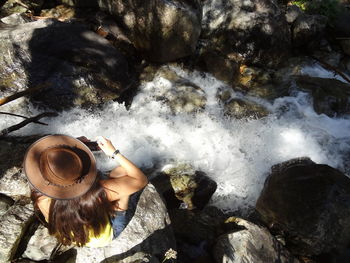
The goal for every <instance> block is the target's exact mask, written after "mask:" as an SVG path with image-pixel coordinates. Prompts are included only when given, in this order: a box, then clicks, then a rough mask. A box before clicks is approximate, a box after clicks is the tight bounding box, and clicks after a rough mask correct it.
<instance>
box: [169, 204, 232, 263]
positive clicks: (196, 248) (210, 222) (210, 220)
mask: <svg viewBox="0 0 350 263" xmlns="http://www.w3.org/2000/svg"><path fill="white" fill-rule="evenodd" d="M169 215H170V218H171V222H172V226H173V229H174V233H175V236H176V240H177V244H178V245H177V247H178V252H179V259H178V260H179V261H178V262H192V261H194V262H213V260H212V258H211V255H210V254H208V252H209V251H210V248H211V247H212V246H213V245H214V242H215V240H216V238H217V237H218V236H219V235H221V234H223V233H225V232H226V231H228V230H229V229H228V228H227V227H228V226H225V219H226V218H227V216H225V214H224V213H223V212H222V211H220V210H219V209H218V208H216V207H212V206H207V207H205V208H204V209H203V210H202V211H199V210H185V209H171V210H169ZM203 258H206V259H207V261H201V260H203Z"/></svg>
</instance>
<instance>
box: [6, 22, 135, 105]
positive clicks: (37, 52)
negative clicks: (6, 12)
mask: <svg viewBox="0 0 350 263" xmlns="http://www.w3.org/2000/svg"><path fill="white" fill-rule="evenodd" d="M0 48H1V50H3V52H1V54H0V89H1V90H2V91H4V95H10V94H13V93H15V92H19V91H23V90H25V89H27V88H33V89H34V88H36V89H40V92H39V91H35V92H33V93H35V95H32V96H31V97H30V98H31V101H32V102H34V103H36V104H37V105H40V106H42V107H46V108H53V109H56V110H62V109H67V108H70V107H74V106H85V107H91V106H93V105H98V104H101V103H104V102H106V101H110V100H113V99H117V98H119V97H120V96H121V94H123V92H125V91H126V90H128V89H130V88H131V87H132V85H131V83H133V76H134V75H133V73H131V72H130V71H129V69H128V62H127V61H126V59H125V57H124V56H122V55H121V54H120V53H119V52H118V51H117V50H116V49H115V48H114V47H113V46H112V45H111V44H110V43H109V42H108V41H107V40H106V39H104V38H102V37H100V36H98V35H97V34H95V33H93V32H91V31H89V30H88V29H87V28H86V27H85V26H83V25H80V24H77V23H62V22H58V21H54V20H50V19H45V20H40V21H36V22H32V23H26V24H23V25H19V26H16V27H11V28H6V29H2V30H0ZM53 98H54V99H53Z"/></svg>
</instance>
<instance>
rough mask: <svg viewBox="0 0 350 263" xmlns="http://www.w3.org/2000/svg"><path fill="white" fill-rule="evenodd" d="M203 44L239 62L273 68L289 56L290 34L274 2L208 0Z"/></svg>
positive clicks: (204, 7)
mask: <svg viewBox="0 0 350 263" xmlns="http://www.w3.org/2000/svg"><path fill="white" fill-rule="evenodd" d="M201 41H202V42H204V44H203V46H204V47H203V48H204V50H217V51H218V52H219V53H221V54H223V55H226V56H228V57H229V58H230V59H232V60H235V61H236V62H239V63H244V64H249V63H254V64H260V65H264V67H270V66H271V67H272V66H276V65H278V64H279V63H280V62H282V61H283V60H284V59H285V58H286V56H289V47H290V32H289V26H288V23H287V21H286V18H285V16H284V14H283V12H282V11H281V10H280V9H279V7H278V5H277V4H276V2H275V1H274V0H259V1H252V0H248V1H240V0H229V1H223V0H219V1H217V0H205V1H203V19H202V34H201Z"/></svg>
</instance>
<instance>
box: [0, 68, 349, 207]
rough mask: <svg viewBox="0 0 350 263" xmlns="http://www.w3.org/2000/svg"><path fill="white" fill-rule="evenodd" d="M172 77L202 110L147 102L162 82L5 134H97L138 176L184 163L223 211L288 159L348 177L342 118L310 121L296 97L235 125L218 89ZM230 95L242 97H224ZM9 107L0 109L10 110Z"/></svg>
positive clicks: (254, 194) (8, 121)
mask: <svg viewBox="0 0 350 263" xmlns="http://www.w3.org/2000/svg"><path fill="white" fill-rule="evenodd" d="M173 70H174V71H176V73H177V74H178V75H180V76H181V77H182V78H184V79H188V80H190V81H191V82H192V83H194V84H196V85H197V86H199V87H200V88H201V89H203V90H204V92H205V94H206V99H207V103H206V107H205V109H204V110H203V111H200V112H196V113H195V114H186V113H179V114H176V115H174V114H173V113H172V112H171V110H170V109H169V107H168V106H167V105H166V104H164V103H163V102H162V101H157V100H155V99H154V96H153V95H154V94H157V92H158V91H159V90H161V89H171V88H172V85H173V83H171V82H170V81H169V80H166V79H164V78H162V77H159V76H158V77H155V78H154V79H153V80H152V81H150V82H146V83H143V84H142V85H141V86H140V87H139V91H138V93H137V95H136V97H135V98H134V100H133V103H132V105H131V106H130V108H129V109H127V108H126V107H125V105H124V104H119V103H117V102H111V103H108V104H106V105H104V106H103V107H102V108H101V109H100V110H94V111H92V110H86V109H79V108H75V109H72V110H69V111H64V112H62V113H60V115H59V116H58V117H55V118H46V119H43V122H45V123H48V124H49V125H48V126H43V125H37V124H30V125H27V126H26V127H24V128H22V129H20V130H18V131H16V132H13V133H12V134H13V135H23V136H24V135H30V134H47V133H62V134H69V135H72V136H76V137H78V136H82V135H84V136H86V137H88V138H90V139H92V140H93V139H94V138H95V137H96V136H97V135H103V136H105V137H107V138H110V139H111V140H112V142H113V143H114V144H115V145H116V146H117V147H118V148H119V149H120V151H121V152H122V153H123V154H125V155H126V156H127V157H128V158H130V159H131V160H132V161H134V162H135V163H136V164H137V165H139V166H140V167H142V168H143V169H145V170H147V171H148V170H154V169H161V168H162V167H164V166H165V165H169V164H178V163H189V164H191V165H192V166H194V167H195V168H196V169H198V170H201V171H203V172H205V173H206V174H207V175H208V176H210V177H211V178H212V179H214V180H215V181H216V182H217V184H218V189H217V191H216V193H215V194H214V196H213V197H212V200H211V204H213V205H215V206H218V207H220V208H222V209H224V210H229V211H237V210H240V211H245V210H246V209H248V208H250V207H252V206H253V205H254V204H255V201H256V200H257V198H258V196H259V193H260V191H261V189H262V187H263V183H264V180H265V178H266V176H267V175H268V173H269V171H270V168H271V166H272V165H274V164H277V163H279V162H283V161H286V160H289V159H291V158H295V157H302V156H308V157H310V158H311V159H312V160H313V161H314V162H316V163H324V164H328V165H330V166H332V167H335V168H338V169H340V170H341V171H343V172H345V173H346V174H347V175H348V176H349V172H350V166H349V165H348V164H347V162H348V160H349V157H350V154H349V153H350V133H349V131H350V118H349V116H345V117H342V118H330V117H328V116H326V115H323V114H321V115H318V114H317V113H315V111H314V110H313V108H312V99H311V98H310V97H309V96H308V95H307V94H306V93H303V92H298V91H296V90H295V92H292V94H293V96H289V97H282V98H278V99H276V100H274V101H273V102H268V101H265V100H262V99H258V98H250V99H251V100H253V101H255V102H258V103H259V104H261V105H264V106H265V107H266V108H267V109H268V110H270V111H271V112H272V113H271V114H270V115H268V116H267V117H264V118H262V119H254V118H251V119H240V120H239V119H235V118H230V117H227V116H225V115H224V113H223V107H222V105H221V104H220V103H218V101H217V99H216V92H217V90H218V89H221V88H223V87H224V86H225V84H223V83H222V82H220V81H218V80H216V79H215V78H214V77H212V76H211V75H209V74H204V73H202V72H198V71H194V72H186V71H184V70H182V69H180V68H173ZM304 73H305V74H308V75H312V76H320V77H334V76H333V74H332V73H331V72H327V71H326V70H324V69H323V68H321V67H317V66H316V67H313V68H305V69H304ZM231 96H232V97H242V96H243V95H242V94H241V93H238V92H235V91H232V94H231ZM20 100H23V98H22V99H19V100H17V101H13V102H11V103H9V104H7V105H5V106H3V109H2V110H3V111H6V109H8V108H11V107H16V104H18V103H19V101H20ZM21 111H22V112H19V114H23V115H26V116H34V115H35V114H38V113H40V112H41V111H39V110H38V109H37V108H35V107H34V106H32V105H31V104H28V107H27V108H21ZM1 119H2V121H1V122H0V129H4V128H6V127H9V126H11V125H13V124H16V123H18V122H19V120H18V119H17V118H14V117H11V116H5V115H2V116H1ZM96 158H97V162H98V165H99V169H101V170H108V169H111V168H112V167H113V165H114V164H113V163H112V161H111V160H109V159H108V158H106V157H105V156H104V155H103V154H101V153H99V152H96Z"/></svg>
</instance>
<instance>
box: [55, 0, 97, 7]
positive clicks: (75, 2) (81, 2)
mask: <svg viewBox="0 0 350 263" xmlns="http://www.w3.org/2000/svg"><path fill="white" fill-rule="evenodd" d="M56 2H58V3H59V4H64V5H67V6H74V7H98V4H97V0H57V1H56Z"/></svg>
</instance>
